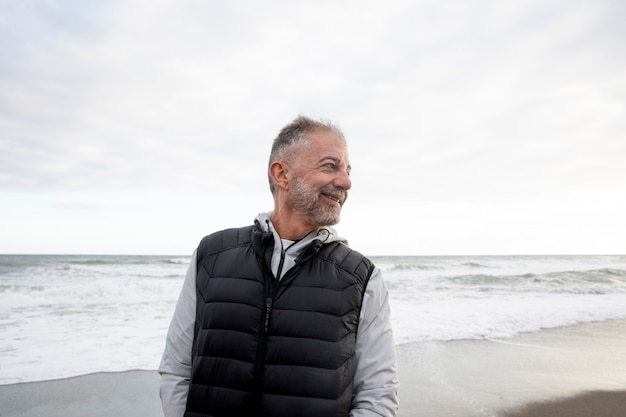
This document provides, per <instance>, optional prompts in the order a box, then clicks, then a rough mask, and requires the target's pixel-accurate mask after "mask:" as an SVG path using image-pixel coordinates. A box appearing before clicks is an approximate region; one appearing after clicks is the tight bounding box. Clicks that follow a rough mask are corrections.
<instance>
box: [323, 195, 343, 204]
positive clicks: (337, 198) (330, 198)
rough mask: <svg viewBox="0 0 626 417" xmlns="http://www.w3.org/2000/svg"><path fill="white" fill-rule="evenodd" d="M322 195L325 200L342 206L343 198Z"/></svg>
mask: <svg viewBox="0 0 626 417" xmlns="http://www.w3.org/2000/svg"><path fill="white" fill-rule="evenodd" d="M322 195H323V196H324V197H326V198H327V199H329V200H330V201H333V202H335V203H337V204H339V205H340V206H341V205H342V204H343V198H342V197H341V196H334V195H331V194H322Z"/></svg>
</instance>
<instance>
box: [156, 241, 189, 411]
mask: <svg viewBox="0 0 626 417" xmlns="http://www.w3.org/2000/svg"><path fill="white" fill-rule="evenodd" d="M195 320H196V252H194V253H193V256H192V259H191V263H190V264H189V267H188V268H187V274H186V275H185V281H184V283H183V288H182V290H181V293H180V296H179V298H178V302H177V303H176V309H175V310H174V316H173V317H172V321H171V323H170V327H169V329H168V332H167V337H166V339H165V351H164V352H163V357H162V359H161V364H160V365H159V373H160V374H161V380H160V384H159V394H160V397H161V405H162V407H163V414H164V415H165V417H182V416H183V414H184V413H185V407H186V405H187V394H188V392H189V381H190V379H191V349H192V344H193V333H194V326H195Z"/></svg>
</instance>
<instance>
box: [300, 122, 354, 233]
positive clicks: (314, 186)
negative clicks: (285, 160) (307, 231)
mask: <svg viewBox="0 0 626 417" xmlns="http://www.w3.org/2000/svg"><path fill="white" fill-rule="evenodd" d="M309 138H310V142H311V146H309V147H308V148H305V150H304V151H303V152H302V153H301V154H300V155H298V156H297V157H296V161H295V164H294V165H295V166H294V174H293V178H292V182H291V184H290V188H289V195H288V203H289V205H290V207H291V209H292V210H293V211H295V212H297V213H298V214H300V215H302V216H303V217H304V218H305V219H306V221H307V223H309V224H310V225H312V226H315V227H322V226H330V225H333V224H337V223H338V222H339V218H340V214H341V207H342V206H343V204H344V203H345V201H346V198H347V197H348V190H349V189H350V187H351V186H352V181H350V176H349V175H350V164H349V162H348V151H347V149H346V145H345V143H344V142H343V141H342V140H341V139H339V138H338V137H336V136H335V135H334V134H333V133H331V132H325V131H322V132H316V133H311V134H309Z"/></svg>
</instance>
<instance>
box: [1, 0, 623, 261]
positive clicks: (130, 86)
mask: <svg viewBox="0 0 626 417" xmlns="http://www.w3.org/2000/svg"><path fill="white" fill-rule="evenodd" d="M625 20H626V2H623V1H621V0H596V1H579V0H537V1H533V0H524V1H521V0H511V1H483V0H457V1H454V0H453V1H446V2H442V1H430V0H406V1H405V0H388V1H385V2H378V1H376V2H374V1H368V0H365V1H363V0H358V1H356V0H354V1H352V0H351V1H343V0H333V1H325V0H322V1H314V2H313V1H302V2H291V1H282V0H269V1H265V2H257V1H252V0H247V1H240V0H234V1H228V2H215V1H200V0H195V1H194V0H176V1H174V0H149V1H148V0H145V1H144V0H123V1H122V0H119V1H115V0H113V1H97V2H96V1H82V0H75V1H70V0H65V1H54V0H49V1H28V0H24V1H19V2H16V1H10V0H0V253H5V254H20V253H24V254H42V253H47V254H176V255H190V254H191V253H192V251H193V250H194V249H195V247H196V245H197V244H198V242H199V241H200V239H201V238H202V237H203V236H204V235H206V234H209V233H211V232H213V231H216V230H220V229H223V228H227V227H239V226H244V225H248V224H250V223H251V222H252V221H253V219H254V217H255V216H256V215H257V213H260V212H264V211H269V210H271V209H272V207H273V200H272V198H271V194H270V192H269V187H268V185H267V176H266V169H267V160H268V156H269V150H270V147H271V142H272V140H273V138H274V137H275V136H276V134H277V133H278V131H279V130H280V129H281V128H282V127H283V126H284V125H286V124H287V123H289V122H290V121H291V120H293V119H294V118H295V117H297V116H298V115H306V116H309V117H312V118H314V119H323V120H329V121H332V122H334V123H336V124H338V125H339V126H340V127H341V128H342V129H343V131H344V133H345V135H346V137H347V139H348V146H349V153H350V163H351V165H352V181H353V186H352V189H351V190H350V195H349V198H348V201H347V202H346V205H345V206H344V209H343V212H342V220H341V222H340V223H339V224H338V225H337V226H336V229H337V230H338V232H339V233H340V234H341V235H342V236H344V237H346V238H347V239H348V241H349V242H350V245H351V246H352V247H353V248H354V249H356V250H358V251H360V252H362V253H364V254H366V255H369V256H376V255H507V254H510V255H527V254H624V253H626V220H625V218H626V163H625V160H626V53H625V52H626V25H624V24H623V22H624V21H625Z"/></svg>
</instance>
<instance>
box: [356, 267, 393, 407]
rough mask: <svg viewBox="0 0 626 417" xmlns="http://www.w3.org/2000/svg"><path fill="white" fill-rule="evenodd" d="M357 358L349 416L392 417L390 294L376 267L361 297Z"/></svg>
mask: <svg viewBox="0 0 626 417" xmlns="http://www.w3.org/2000/svg"><path fill="white" fill-rule="evenodd" d="M356 358H357V370H356V374H355V377H354V396H353V398H352V409H351V410H350V417H368V416H371V417H381V416H382V417H395V416H396V413H397V410H398V393H397V391H398V379H397V368H398V366H397V359H396V347H395V343H394V339H393V332H392V329H391V317H390V307H389V294H388V291H387V287H386V286H385V283H384V281H383V278H382V273H381V271H380V269H378V268H376V269H375V270H374V272H373V273H372V276H371V277H370V280H369V282H368V284H367V288H366V289H365V295H364V297H363V306H362V307H361V317H360V323H359V330H358V334H357V339H356Z"/></svg>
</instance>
